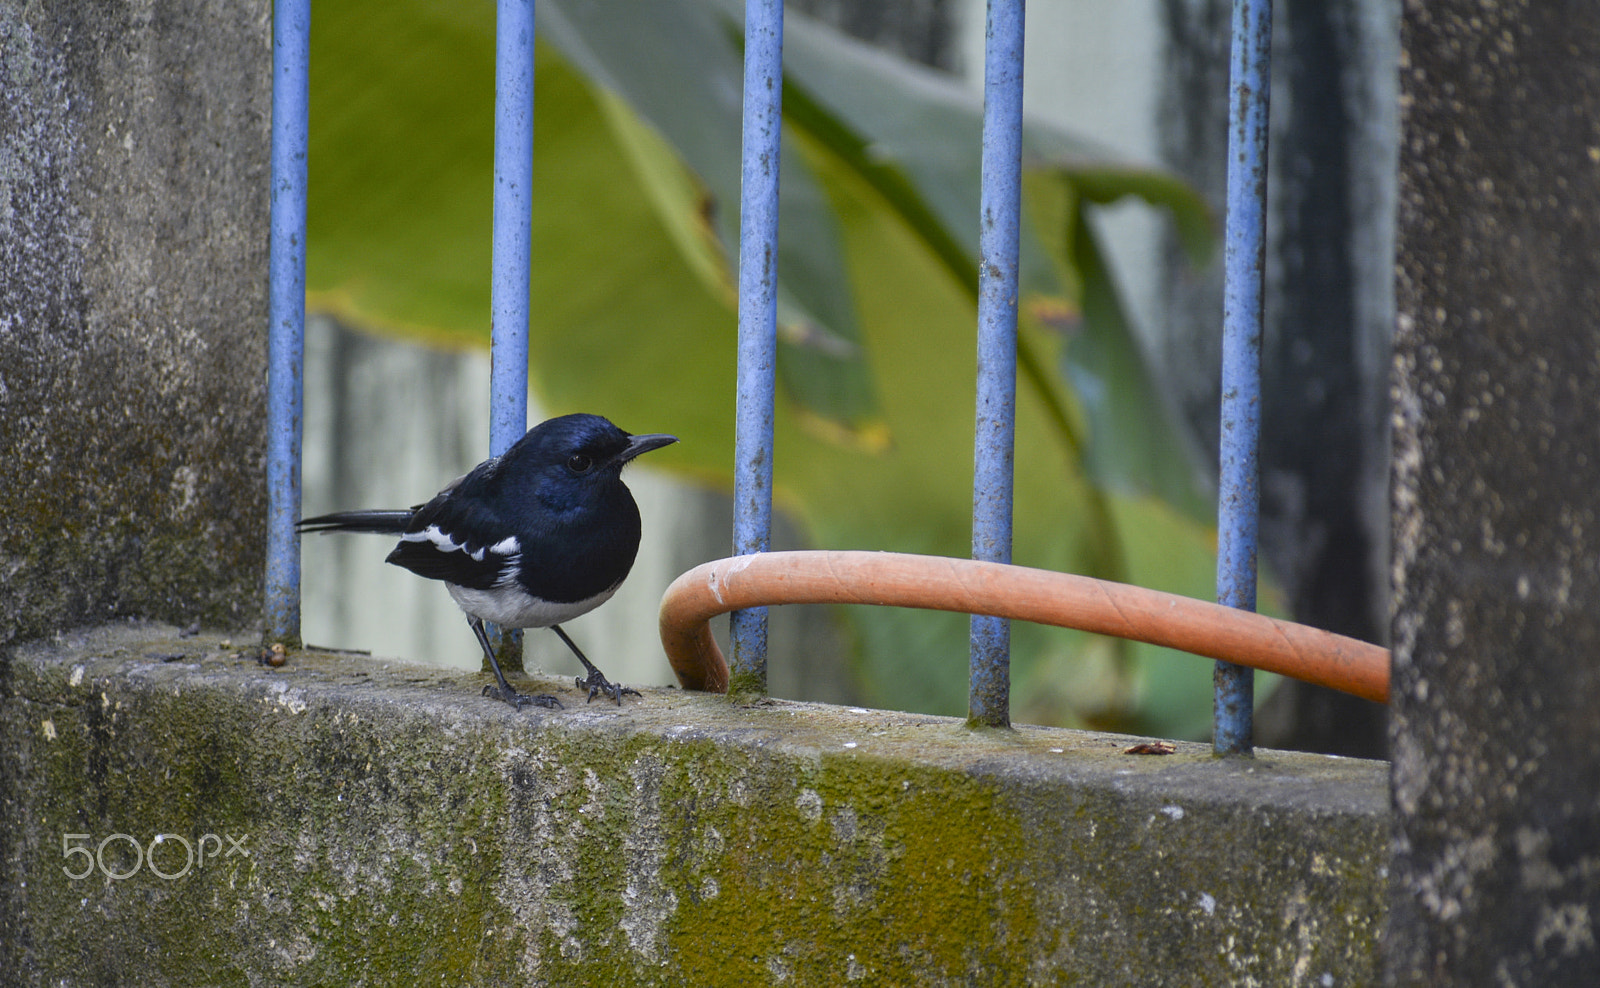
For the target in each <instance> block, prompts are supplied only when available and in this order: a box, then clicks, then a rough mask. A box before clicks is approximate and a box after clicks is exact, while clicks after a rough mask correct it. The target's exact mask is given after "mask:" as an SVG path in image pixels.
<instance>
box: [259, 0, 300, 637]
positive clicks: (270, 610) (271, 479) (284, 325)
mask: <svg viewBox="0 0 1600 988" xmlns="http://www.w3.org/2000/svg"><path fill="white" fill-rule="evenodd" d="M310 64H311V3H310V0H277V2H276V3H274V4H273V16H272V152H271V153H272V176H271V182H272V191H271V208H272V219H271V230H270V232H269V234H268V237H269V241H268V257H269V260H268V274H267V279H268V295H269V297H268V301H267V323H268V327H267V572H266V586H265V591H266V614H265V621H266V634H267V640H268V641H273V642H283V643H284V644H286V645H291V646H298V645H299V644H300V539H299V536H297V535H296V534H295V530H294V523H295V522H296V521H298V520H299V518H300V440H301V433H302V429H303V415H302V412H303V409H304V405H305V380H304V376H303V371H304V364H305V324H306V140H307V133H308V121H309V119H310V112H311V111H310V85H309V82H308V72H309V68H310Z"/></svg>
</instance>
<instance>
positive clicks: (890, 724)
mask: <svg viewBox="0 0 1600 988" xmlns="http://www.w3.org/2000/svg"><path fill="white" fill-rule="evenodd" d="M240 640H241V641H244V640H245V639H244V638H243V637H241V639H240ZM483 681H484V677H482V676H478V675H473V674H469V673H463V672H458V671H454V670H447V669H439V668H433V667H427V666H416V665H408V664H403V663H395V662H383V661H379V660H372V659H366V658H359V657H352V656H334V655H326V654H316V653H306V654H300V653H296V654H294V655H292V656H291V657H290V661H289V662H288V664H287V665H285V666H283V667H282V668H277V669H274V668H270V667H268V666H263V665H261V664H259V663H258V662H256V661H255V658H254V652H253V650H246V649H243V648H241V647H240V646H239V645H235V644H230V643H229V642H227V641H226V640H224V639H222V638H220V637H217V636H208V635H201V636H199V637H191V638H182V637H179V636H178V635H177V634H176V632H175V631H174V630H173V629H171V628H166V627H162V626H151V625H141V626H135V625H121V626H117V627H114V628H107V629H101V630H97V631H93V632H85V633H82V634H75V635H66V636H63V637H59V638H58V639H57V640H55V641H54V642H52V643H48V644H32V645H20V646H13V647H11V648H10V649H9V650H8V651H6V652H4V653H0V732H3V734H0V743H3V745H4V750H3V751H0V799H3V802H4V807H3V812H0V852H3V869H4V874H3V878H4V885H3V889H4V891H3V893H0V895H3V899H0V907H3V908H0V971H3V972H5V976H4V977H3V978H0V980H3V981H4V982H5V983H7V984H21V985H67V986H76V985H112V984H118V985H121V984H140V985H147V986H161V985H184V986H188V985H328V984H339V985H435V984H438V985H463V984H472V985H502V984H503V985H529V984H534V985H543V984H549V985H583V984H594V985H635V984H638V985H657V984H662V985H667V984H670V985H750V984H792V985H839V984H847V983H861V984H867V985H950V984H962V985H967V984H977V985H989V984H993V985H1033V984H1082V985H1095V986H1103V985H1124V984H1126V985H1154V984H1161V985H1250V984H1255V985H1311V986H1328V985H1360V984H1366V983H1369V982H1370V981H1371V980H1373V978H1374V972H1375V969H1376V966H1377V937H1378V931H1379V930H1380V928H1381V926H1382V922H1383V915H1384V911H1385V898H1384V896H1385V886H1386V881H1385V877H1384V874H1385V863H1386V860H1387V854H1388V851H1387V834H1388V795H1387V781H1386V767H1385V766H1384V765H1383V764H1382V763H1377V762H1362V761H1355V760H1344V759H1333V758H1327V757H1321V756H1310V755H1300V754H1289V753H1283V752H1271V751H1262V752H1259V753H1258V755H1257V757H1255V758H1254V759H1251V760H1232V761H1221V760H1216V759H1213V758H1212V757H1211V756H1210V754H1209V751H1208V749H1206V748H1204V747H1202V746H1198V745H1179V746H1178V750H1177V752H1176V753H1175V754H1171V755H1165V756H1159V755H1136V754H1125V753H1124V750H1125V749H1126V748H1127V747H1128V746H1129V745H1130V744H1131V743H1133V739H1129V738H1125V737H1119V736H1111V735H1103V734H1093V733H1083V732H1074V731H1063V730H1054V729H1042V728H1028V727H1023V728H1019V729H1017V730H1015V731H1003V732H997V731H985V732H973V731H970V730H968V729H967V728H965V727H964V726H963V725H962V724H960V723H959V722H957V721H954V720H951V719H947V718H936V717H926V716H913V715H905V714H896V713H884V712H880V711H866V710H856V709H847V708H840V707H828V706H821V705H815V704H800V703H786V702H782V701H775V702H772V703H770V704H766V705H756V706H749V707H740V706H735V705H733V704H731V703H730V702H729V701H727V700H726V699H724V698H721V697H713V696H705V695H699V694H687V693H684V692H682V691H679V690H673V689H645V690H644V691H643V692H644V696H643V697H642V698H638V699H635V698H630V699H629V701H628V703H627V704H626V705H625V706H623V707H621V708H618V707H616V706H614V705H612V704H609V703H600V702H597V703H594V704H587V705H586V704H585V703H584V702H583V697H582V696H581V695H580V694H578V693H576V692H575V691H574V690H573V689H572V688H571V684H570V681H568V682H567V684H566V685H565V686H563V685H562V684H561V683H560V682H557V681H553V680H552V681H543V682H538V683H536V684H535V685H538V686H540V687H542V688H544V689H547V690H554V691H556V692H557V693H558V694H559V695H560V696H561V697H562V698H563V699H564V700H565V701H566V709H565V710H560V711H544V710H537V709H528V710H523V711H522V712H520V713H518V712H514V711H512V710H511V709H510V708H509V707H507V706H505V705H503V704H498V703H495V702H492V701H489V700H486V699H483V698H482V697H481V696H479V688H480V687H481V686H482V684H483ZM163 835H166V836H163ZM213 835H214V836H213ZM157 838H160V839H159V840H158V839H157ZM180 838H181V839H180ZM135 845H138V849H137V850H136V849H135ZM202 854H203V857H202ZM117 876H126V877H117Z"/></svg>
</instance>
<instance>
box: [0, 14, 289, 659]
mask: <svg viewBox="0 0 1600 988" xmlns="http://www.w3.org/2000/svg"><path fill="white" fill-rule="evenodd" d="M265 12H266V5H261V10H260V11H259V12H254V11H248V10H244V11H242V10H240V9H239V5H236V4H225V3H213V2H209V0H178V2H164V3H155V2H154V0H133V2H128V3H116V4H92V3H48V4H38V3H32V4H15V3H7V4H0V91H3V92H4V93H5V98H4V100H0V469H3V472H4V478H5V479H4V483H0V516H3V517H4V518H5V519H6V520H7V524H5V525H4V526H0V582H3V584H4V586H5V588H6V592H5V593H4V594H0V642H5V641H10V640H12V639H23V638H29V637H35V636H39V635H47V634H50V633H52V632H54V631H56V630H57V629H59V628H62V627H72V626H75V625H81V624H86V623H93V622H101V621H106V620H111V619H114V618H117V617H124V616H143V617H155V618H161V619H166V620H172V621H178V622H181V623H185V624H187V623H188V622H189V621H192V620H195V619H204V620H206V621H208V622H210V623H213V624H217V625H220V626H231V627H239V626H242V625H245V624H248V623H250V622H251V621H253V620H254V619H255V616H256V614H257V613H258V611H259V607H260V603H259V601H260V590H259V588H260V585H261V569H262V566H261V559H262V558H263V548H262V546H263V542H262V518H263V517H264V513H265V507H264V505H265V501H264V490H265V485H264V483H263V475H262V465H261V464H262V450H263V449H264V434H263V431H262V428H261V421H262V409H263V407H264V405H263V398H262V386H261V385H262V377H261V374H262V369H263V367H264V366H265V353H264V344H263V339H264V336H265V332H264V330H265V327H266V304H265V299H266V291H265V284H266V242H267V236H266V230H267V152H268V141H267V120H268V108H269V104H270V49H269V46H268V43H267V39H268V35H267V32H266V23H265V21H264V19H263V18H264V17H265Z"/></svg>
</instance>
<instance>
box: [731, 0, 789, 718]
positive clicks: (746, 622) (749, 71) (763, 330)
mask: <svg viewBox="0 0 1600 988" xmlns="http://www.w3.org/2000/svg"><path fill="white" fill-rule="evenodd" d="M744 35H745V42H744V140H743V145H744V146H743V153H742V159H743V163H742V166H741V167H742V172H741V192H740V200H739V371H738V375H739V376H738V386H737V389H738V397H737V401H738V406H737V410H736V412H735V432H734V450H733V457H734V475H733V476H734V479H733V551H734V554H735V555H744V554H746V553H752V552H766V551H767V550H768V549H769V548H771V545H772V412H773V395H774V392H775V391H776V389H777V349H778V343H777V327H778V158H779V148H780V146H781V143H780V141H781V135H782V124H783V0H746V3H745V16H744ZM729 630H730V633H731V637H732V641H733V662H732V667H731V669H730V670H729V676H730V680H731V681H730V683H729V689H730V691H731V692H757V693H765V692H766V689H767V609H766V608H765V607H752V608H748V609H745V610H740V611H734V612H733V614H732V615H730V617H729Z"/></svg>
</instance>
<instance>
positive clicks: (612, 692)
mask: <svg viewBox="0 0 1600 988" xmlns="http://www.w3.org/2000/svg"><path fill="white" fill-rule="evenodd" d="M573 682H575V683H577V684H578V689H580V690H588V691H589V700H587V701H585V702H590V701H592V700H594V698H595V697H597V696H602V695H603V696H608V697H610V698H611V699H613V700H615V701H617V706H619V707H620V706H622V696H623V694H625V693H632V694H633V695H634V696H637V697H643V696H644V694H643V693H640V692H639V691H638V690H636V689H631V688H629V687H627V686H622V685H620V684H617V683H613V682H612V681H611V680H609V679H607V678H606V677H605V676H603V675H601V674H600V670H599V669H596V670H595V671H594V672H592V673H590V674H589V678H588V679H578V678H576V677H574V679H573Z"/></svg>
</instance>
